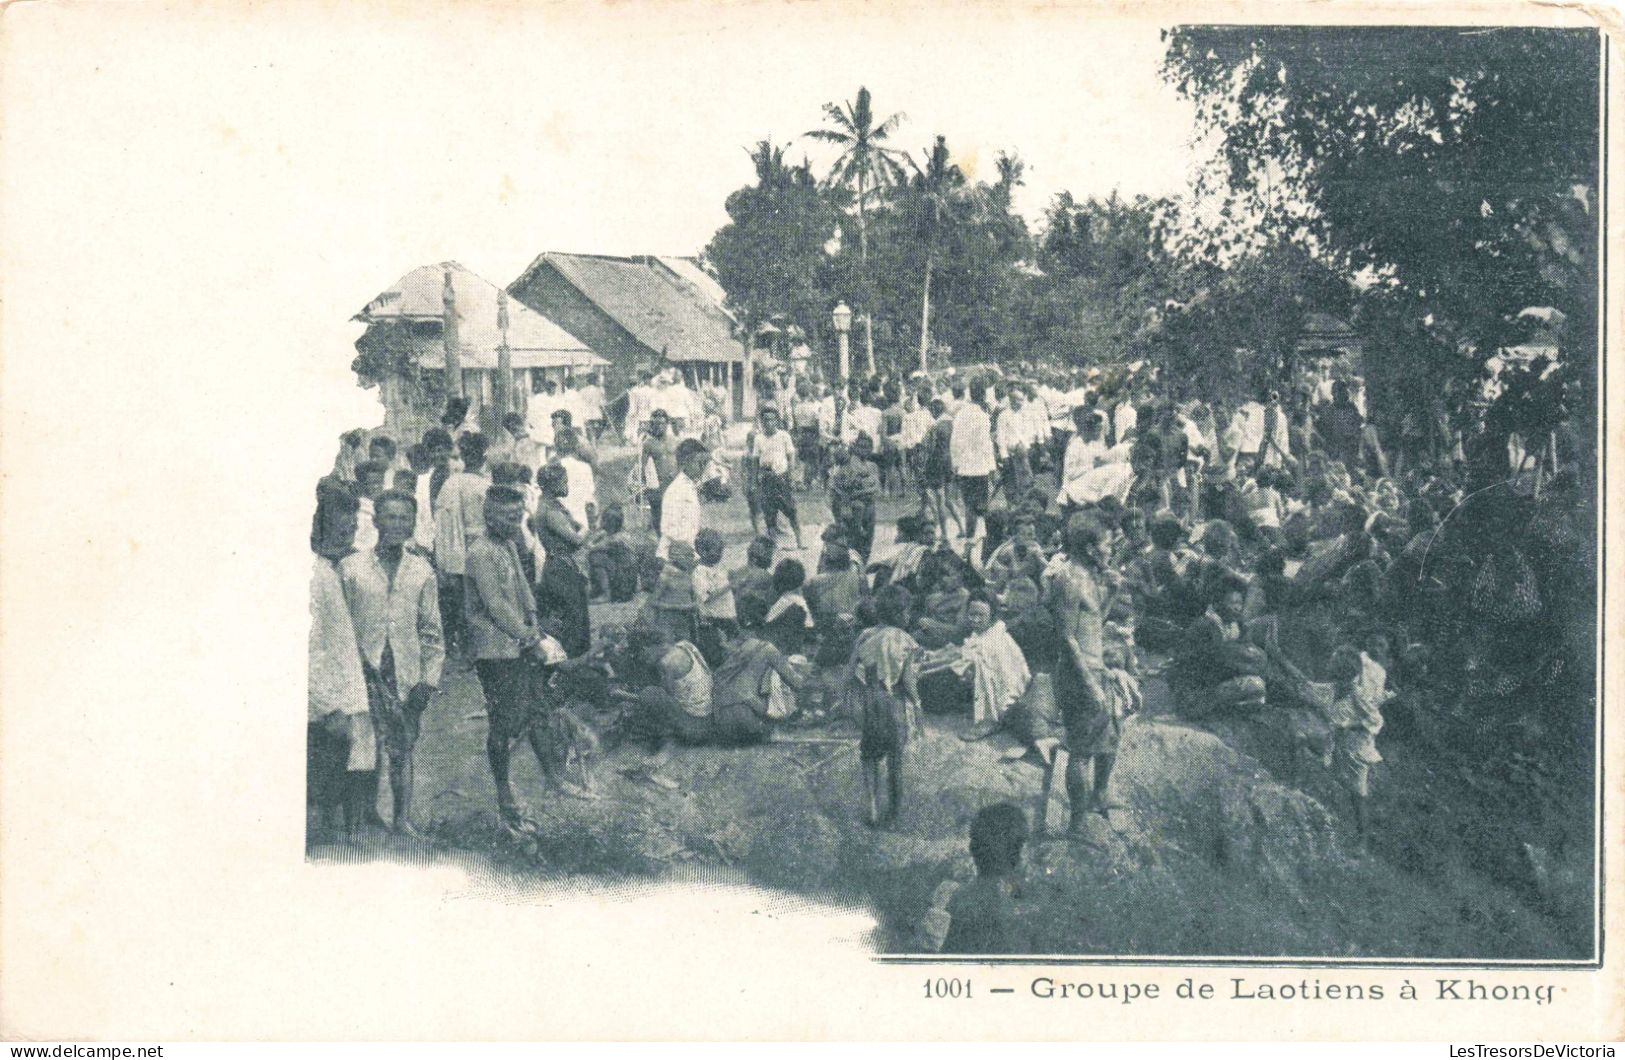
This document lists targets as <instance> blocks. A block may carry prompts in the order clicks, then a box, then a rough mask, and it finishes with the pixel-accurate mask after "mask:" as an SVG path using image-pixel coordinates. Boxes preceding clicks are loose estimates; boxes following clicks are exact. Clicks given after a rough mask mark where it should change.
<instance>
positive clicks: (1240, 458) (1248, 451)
mask: <svg viewBox="0 0 1625 1060" xmlns="http://www.w3.org/2000/svg"><path fill="white" fill-rule="evenodd" d="M1230 432H1231V436H1232V437H1233V438H1234V439H1235V442H1236V463H1237V465H1238V466H1240V467H1243V468H1249V469H1250V468H1252V467H1253V466H1254V465H1255V464H1256V463H1257V462H1258V451H1259V450H1260V449H1261V448H1263V445H1264V403H1263V402H1261V401H1259V400H1258V399H1257V398H1254V399H1253V400H1251V401H1247V402H1243V403H1242V406H1241V407H1240V408H1238V409H1237V410H1236V414H1235V416H1234V417H1232V418H1231V420H1230Z"/></svg>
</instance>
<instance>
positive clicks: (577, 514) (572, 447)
mask: <svg viewBox="0 0 1625 1060" xmlns="http://www.w3.org/2000/svg"><path fill="white" fill-rule="evenodd" d="M553 444H554V447H555V452H556V453H557V454H558V456H557V458H558V462H559V466H560V467H562V468H563V469H564V476H565V481H566V482H567V483H568V484H569V489H568V491H567V492H566V493H565V495H564V496H563V497H561V498H560V499H559V504H560V505H562V506H563V508H564V510H565V511H567V512H569V513H570V518H572V519H574V520H575V521H576V522H577V523H578V524H579V525H580V526H581V529H582V532H586V531H588V530H591V529H592V528H593V527H594V526H595V525H597V522H598V484H597V482H596V481H595V480H594V477H593V473H592V465H591V464H589V463H587V462H586V461H585V460H583V459H581V456H580V436H579V435H577V434H576V431H575V428H574V427H562V428H560V429H559V430H558V431H557V432H556V433H555V434H554V435H553Z"/></svg>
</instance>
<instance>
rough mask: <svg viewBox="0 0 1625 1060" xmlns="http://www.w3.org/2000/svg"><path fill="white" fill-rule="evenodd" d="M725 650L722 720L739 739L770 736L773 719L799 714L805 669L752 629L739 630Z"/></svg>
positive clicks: (719, 697) (720, 670)
mask: <svg viewBox="0 0 1625 1060" xmlns="http://www.w3.org/2000/svg"><path fill="white" fill-rule="evenodd" d="M725 649H726V650H725V651H724V658H723V661H722V664H721V665H719V666H718V667H717V668H716V671H715V678H716V703H717V715H718V719H719V724H724V723H725V724H726V726H727V729H728V731H729V733H731V734H732V736H731V739H732V741H733V742H735V743H744V742H756V741H758V740H765V739H767V738H768V736H769V733H770V724H771V723H772V722H775V721H783V720H785V719H787V718H791V717H794V716H795V714H796V711H797V709H798V707H797V703H796V693H797V692H798V691H799V690H800V689H801V687H802V685H803V684H804V683H805V681H806V678H807V673H806V670H805V669H804V668H803V667H802V666H801V665H799V664H798V661H797V660H796V659H794V658H787V657H786V656H785V655H784V653H783V652H781V651H779V649H778V648H777V647H776V646H774V644H773V642H772V641H769V640H767V639H765V638H764V637H762V636H761V635H760V634H759V633H757V632H755V631H753V630H748V629H744V630H740V631H739V632H737V633H736V634H734V635H733V636H732V637H730V638H729V639H728V640H727V642H726V644H725Z"/></svg>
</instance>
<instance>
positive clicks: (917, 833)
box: [312, 499, 1590, 959]
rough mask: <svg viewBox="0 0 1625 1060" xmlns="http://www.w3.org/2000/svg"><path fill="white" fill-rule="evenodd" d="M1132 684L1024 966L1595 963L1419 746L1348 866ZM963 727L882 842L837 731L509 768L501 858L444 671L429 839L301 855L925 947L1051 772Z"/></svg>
mask: <svg viewBox="0 0 1625 1060" xmlns="http://www.w3.org/2000/svg"><path fill="white" fill-rule="evenodd" d="M895 506H896V507H899V508H900V507H901V502H898V503H897V504H896V505H895ZM803 510H804V515H805V516H806V518H807V521H808V523H809V524H810V526H809V532H808V534H807V535H806V536H807V540H808V541H809V543H811V542H815V541H816V540H817V528H819V527H821V525H822V523H823V522H824V521H826V520H827V511H826V510H823V508H822V505H821V504H817V503H808V504H806V505H804V508H803ZM713 511H714V512H715V513H716V516H717V518H716V522H717V523H718V524H720V525H721V526H722V527H723V529H724V530H725V533H726V534H727V536H728V539H729V541H730V546H731V547H730V557H729V558H730V562H731V561H732V560H733V556H734V554H735V553H736V552H737V551H739V550H740V549H742V543H743V542H744V541H745V540H746V539H747V537H748V522H747V520H746V519H745V515H744V507H743V504H741V503H739V502H738V500H737V499H736V500H734V501H732V502H729V503H728V504H727V505H723V506H718V507H716V508H714V509H713ZM883 519H884V515H883ZM808 562H809V567H810V566H811V559H810V558H809V560H808ZM615 617H616V616H614V615H612V614H610V613H607V612H606V613H602V614H599V615H595V621H600V622H602V621H605V620H612V619H613V618H615ZM1147 691H1148V695H1147V699H1148V711H1147V714H1146V715H1144V716H1141V717H1138V718H1135V719H1131V720H1130V722H1129V723H1128V725H1127V726H1126V728H1125V732H1124V740H1123V747H1122V751H1121V754H1120V757H1119V763H1118V767H1117V771H1116V774H1115V780H1114V785H1115V789H1116V798H1117V799H1118V800H1119V801H1120V802H1121V803H1123V804H1124V809H1123V810H1121V811H1117V812H1114V813H1113V814H1112V816H1111V818H1110V820H1109V821H1107V820H1103V819H1099V818H1096V819H1093V820H1092V821H1091V831H1090V833H1089V835H1088V837H1087V841H1086V842H1082V843H1079V842H1071V841H1067V840H1065V839H1061V838H1040V839H1036V840H1035V841H1034V842H1033V844H1032V845H1031V846H1030V847H1029V849H1028V855H1027V877H1026V878H1027V884H1026V892H1025V895H1024V896H1023V898H1022V901H1021V908H1022V910H1023V915H1024V916H1025V917H1026V918H1027V921H1028V926H1029V928H1030V930H1031V933H1032V936H1033V938H1034V940H1035V943H1034V945H1035V949H1036V950H1037V951H1040V952H1067V953H1093V954H1135V955H1147V956H1152V955H1204V954H1205V955H1248V956H1277V955H1294V956H1338V957H1343V956H1359V957H1411V958H1447V957H1474V958H1521V959H1531V958H1552V957H1575V956H1582V955H1584V954H1585V953H1586V952H1588V948H1589V943H1590V939H1589V935H1590V928H1589V921H1588V919H1587V914H1586V913H1585V912H1584V910H1585V909H1586V908H1588V904H1589V891H1587V890H1586V889H1585V883H1584V881H1583V880H1576V879H1574V878H1573V874H1572V873H1570V874H1568V875H1567V876H1562V877H1561V878H1557V877H1556V876H1554V874H1553V873H1551V872H1547V873H1545V874H1544V875H1543V874H1542V873H1541V872H1540V871H1539V868H1538V865H1535V864H1534V863H1532V865H1531V871H1530V873H1528V874H1527V875H1526V877H1525V878H1515V877H1512V876H1509V875H1508V874H1507V873H1505V872H1500V871H1497V870H1494V869H1493V868H1492V867H1490V868H1487V867H1486V866H1485V865H1483V864H1482V863H1475V861H1474V858H1473V856H1472V847H1471V845H1470V844H1469V843H1464V842H1463V839H1462V835H1463V828H1462V826H1461V820H1462V818H1463V816H1464V814H1465V815H1467V816H1471V805H1470V804H1469V805H1468V806H1467V807H1466V808H1465V809H1464V808H1463V806H1461V805H1460V803H1461V801H1462V800H1464V799H1467V800H1470V799H1472V798H1473V796H1472V794H1471V791H1470V789H1469V788H1466V787H1464V786H1463V785H1462V784H1460V783H1458V782H1456V781H1455V780H1453V779H1452V778H1449V777H1439V776H1432V777H1431V778H1430V770H1429V766H1428V763H1427V762H1426V761H1425V760H1424V759H1423V758H1422V756H1421V755H1420V754H1419V753H1418V752H1415V751H1413V750H1411V749H1409V748H1407V747H1405V746H1403V745H1396V744H1394V743H1393V742H1389V743H1386V744H1385V745H1384V746H1383V753H1384V755H1385V756H1386V757H1387V758H1388V762H1386V763H1385V764H1384V765H1383V766H1382V767H1380V768H1379V772H1378V775H1377V781H1376V783H1377V789H1378V798H1377V799H1376V801H1375V805H1374V820H1375V831H1376V833H1377V835H1376V838H1375V839H1374V841H1373V843H1372V848H1371V853H1369V854H1360V855H1355V854H1354V853H1352V852H1351V845H1350V843H1349V842H1348V826H1347V822H1346V812H1347V811H1346V808H1345V807H1343V806H1342V804H1341V803H1340V801H1339V799H1338V797H1337V793H1336V789H1335V788H1334V787H1332V786H1331V785H1330V784H1329V783H1326V782H1325V781H1324V780H1323V779H1321V778H1316V777H1309V778H1306V780H1305V783H1304V786H1303V787H1302V788H1300V787H1297V786H1291V785H1287V784H1284V783H1282V782H1281V781H1280V780H1278V779H1277V776H1278V775H1284V770H1283V769H1282V768H1281V759H1280V757H1279V750H1280V749H1279V748H1278V747H1274V746H1272V744H1271V740H1270V737H1269V730H1268V728H1267V727H1263V726H1255V725H1247V724H1233V725H1230V726H1227V727H1223V728H1215V729H1203V728H1198V727H1194V726H1192V725H1190V724H1186V723H1183V722H1180V721H1178V720H1176V719H1173V718H1171V717H1169V716H1166V715H1165V714H1163V713H1162V712H1161V711H1162V707H1163V704H1164V701H1165V696H1164V695H1163V690H1162V689H1161V687H1160V684H1159V683H1158V682H1156V681H1155V680H1153V681H1152V682H1151V683H1150V686H1149V687H1148V690H1147ZM962 725H963V721H962V720H961V719H954V718H931V719H929V724H928V729H927V732H926V734H925V735H924V737H923V738H922V739H920V740H919V741H917V742H916V743H915V744H913V745H912V746H911V747H910V750H909V759H908V763H907V773H906V776H907V784H908V790H907V795H906V804H905V808H904V811H903V813H902V816H901V819H900V820H899V821H898V822H897V824H896V825H895V826H894V827H893V828H892V829H890V830H886V831H876V830H873V829H871V828H868V827H866V826H865V825H863V824H862V822H861V815H862V807H863V785H862V779H861V775H860V772H859V766H858V758H857V748H856V736H855V732H854V731H853V730H852V729H851V728H850V726H849V725H848V724H847V723H844V722H840V721H834V722H828V723H825V724H822V725H819V726H809V727H806V728H798V729H793V730H789V731H787V732H786V733H784V734H783V736H784V739H783V741H781V742H774V743H770V744H767V745H764V746H761V747H755V748H748V749H740V750H713V749H678V750H676V751H675V753H674V754H673V756H672V757H671V759H670V760H669V761H668V762H667V763H665V765H664V766H663V767H662V773H663V775H664V776H665V777H667V778H668V779H669V780H670V781H673V782H675V786H673V787H666V786H663V785H661V784H658V783H654V782H651V781H650V780H648V779H646V778H640V777H638V776H635V775H631V774H633V773H634V772H635V771H634V770H632V769H631V768H630V767H633V766H635V765H636V764H637V763H639V762H640V761H641V760H642V753H641V752H640V751H637V750H635V749H633V748H619V749H612V750H609V751H607V752H606V753H605V755H604V756H603V757H602V758H601V759H600V760H599V761H598V762H597V764H596V766H595V767H594V781H595V787H596V793H597V796H598V797H597V798H593V799H582V798H575V797H569V796H564V795H558V794H549V793H546V792H545V791H544V789H543V785H542V782H541V777H540V773H539V771H538V770H537V769H536V767H535V763H534V762H533V761H531V760H529V759H528V758H518V759H516V762H517V763H518V764H517V766H516V782H517V785H518V788H519V790H520V792H521V793H522V795H523V797H524V798H526V799H527V800H528V802H529V803H530V806H531V809H532V811H533V816H534V817H535V818H536V819H537V821H538V822H539V824H540V826H541V829H540V832H541V836H540V838H538V839H535V840H526V841H516V840H515V839H513V838H511V837H509V836H508V835H507V834H505V833H504V832H503V831H502V830H501V829H500V828H499V827H498V825H497V820H496V815H495V813H494V792H493V788H492V785H491V781H490V776H489V771H488V769H487V766H486V762H485V756H484V737H485V721H484V717H483V703H482V701H481V697H480V693H479V687H478V682H477V681H476V680H475V678H474V675H473V674H472V672H471V671H468V670H456V671H454V672H452V673H450V674H449V675H448V680H447V682H446V687H445V692H444V694H443V695H441V696H440V697H439V698H438V699H437V701H436V703H435V705H434V706H433V707H432V708H431V712H430V714H429V715H428V716H427V717H426V719H425V731H424V734H423V737H422V741H421V743H420V745H419V750H418V783H417V806H416V810H415V814H414V817H415V819H416V820H417V822H418V823H419V826H420V827H421V828H422V829H423V830H424V832H425V836H426V838H425V841H424V844H421V845H419V844H406V843H403V842H401V841H399V840H396V839H394V838H392V837H386V836H378V835H375V836H373V837H371V839H370V840H369V841H368V844H367V849H366V850H365V851H362V852H357V851H353V850H340V849H337V848H332V847H316V848H314V849H313V850H312V856H313V857H317V858H353V857H356V856H367V857H371V856H409V857H414V858H422V857H425V856H428V857H437V856H446V857H466V856H469V855H474V856H477V857H480V858H482V859H488V860H489V863H490V865H491V866H492V867H493V868H494V869H496V870H497V871H498V872H499V873H509V874H521V875H523V876H525V877H530V878H541V879H560V880H563V879H567V878H568V879H572V880H577V879H580V878H582V877H587V878H592V879H597V880H602V881H604V882H606V883H625V882H635V881H638V880H655V879H660V878H662V877H672V876H685V877H692V876H694V875H695V874H699V875H701V876H704V875H705V874H707V873H716V874H718V876H719V878H723V877H726V878H728V879H732V880H737V879H744V880H747V881H749V882H750V883H752V884H755V885H758V886H762V887H767V888H772V889H776V890H781V891H785V892H791V893H794V894H798V895H804V896H807V897H810V898H819V899H828V900H832V901H838V902H841V903H844V904H856V905H861V906H864V907H867V908H868V909H870V910H871V911H872V912H873V913H874V914H875V916H876V919H877V921H878V923H879V924H880V932H879V937H878V938H876V939H874V940H873V941H874V944H875V945H876V947H877V948H878V949H881V950H883V951H887V952H920V951H925V950H930V949H932V948H934V945H935V941H936V939H938V938H940V933H941V931H942V929H943V927H944V925H943V923H942V917H941V914H940V912H938V911H937V910H940V907H941V905H942V903H943V901H944V900H945V899H946V897H947V895H948V893H949V892H950V891H951V889H952V886H953V884H954V883H955V882H956V881H960V880H964V879H967V878H969V875H970V873H971V866H970V861H969V857H968V854H967V851H966V835H967V829H968V826H969V822H970V819H971V817H972V816H973V815H974V814H975V813H976V811H977V810H978V809H980V808H981V807H983V806H986V805H989V804H990V803H993V802H996V801H1000V800H1013V801H1016V802H1018V803H1019V804H1021V805H1023V806H1024V807H1027V808H1028V809H1029V813H1030V814H1031V813H1032V810H1033V809H1034V807H1035V804H1036V802H1037V798H1038V794H1039V790H1040V785H1041V782H1042V775H1043V774H1042V770H1041V769H1040V767H1039V766H1038V765H1037V763H1036V760H1034V759H1030V758H1029V759H1022V760H1007V759H1006V758H1004V757H1002V756H1001V752H1002V751H1004V750H1006V749H1008V748H1011V747H1013V746H1014V744H1013V742H1012V741H1010V740H1009V739H1008V738H1006V737H1003V736H995V737H993V738H992V739H990V740H986V741H981V742H975V743H970V742H966V741H964V740H962V739H961V738H960V736H959V731H960V727H961V726H962ZM1271 767H1274V772H1272V768H1271ZM1057 787H1058V788H1059V785H1057ZM1444 807H1448V810H1447V809H1445V808H1444ZM1066 813H1067V810H1066V807H1065V797H1064V795H1063V794H1062V793H1060V792H1059V791H1057V792H1056V794H1055V796H1054V798H1053V800H1052V803H1051V805H1050V807H1049V813H1048V819H1049V821H1050V824H1051V828H1052V829H1054V830H1056V831H1059V830H1061V829H1063V828H1064V827H1065V822H1066Z"/></svg>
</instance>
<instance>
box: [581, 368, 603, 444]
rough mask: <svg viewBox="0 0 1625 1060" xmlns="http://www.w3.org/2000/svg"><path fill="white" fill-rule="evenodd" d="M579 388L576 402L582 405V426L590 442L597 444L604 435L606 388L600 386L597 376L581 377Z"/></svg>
mask: <svg viewBox="0 0 1625 1060" xmlns="http://www.w3.org/2000/svg"><path fill="white" fill-rule="evenodd" d="M579 386H580V387H581V389H580V390H578V391H577V392H576V400H578V401H579V402H580V403H581V425H582V427H584V428H585V429H586V431H587V438H588V440H589V441H591V442H593V443H595V444H596V443H597V441H598V439H599V437H600V436H601V435H602V434H603V433H604V388H603V387H601V386H599V385H598V380H597V377H596V376H580V377H579Z"/></svg>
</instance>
